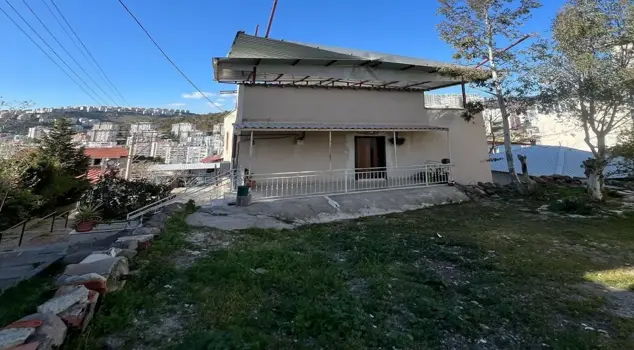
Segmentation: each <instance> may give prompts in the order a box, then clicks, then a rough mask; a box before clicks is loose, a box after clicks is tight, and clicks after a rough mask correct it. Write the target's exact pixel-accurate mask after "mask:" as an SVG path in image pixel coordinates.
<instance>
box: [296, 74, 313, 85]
mask: <svg viewBox="0 0 634 350" xmlns="http://www.w3.org/2000/svg"><path fill="white" fill-rule="evenodd" d="M308 78H310V75H307V76H305V77H303V78H301V79H299V80H298V81H297V82H298V83H299V82H300V81H304V80H306V79H308Z"/></svg>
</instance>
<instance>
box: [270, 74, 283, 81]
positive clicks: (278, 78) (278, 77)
mask: <svg viewBox="0 0 634 350" xmlns="http://www.w3.org/2000/svg"><path fill="white" fill-rule="evenodd" d="M283 75H284V73H282V74H279V75H278V76H277V78H275V79H273V81H278V80H280V78H281V77H282V76H283Z"/></svg>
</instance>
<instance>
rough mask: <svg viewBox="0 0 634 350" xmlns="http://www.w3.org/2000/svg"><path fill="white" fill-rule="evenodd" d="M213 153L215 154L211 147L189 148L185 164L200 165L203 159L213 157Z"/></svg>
mask: <svg viewBox="0 0 634 350" xmlns="http://www.w3.org/2000/svg"><path fill="white" fill-rule="evenodd" d="M212 153H213V149H212V147H211V146H188V147H187V156H186V158H185V163H187V164H194V163H200V162H201V161H202V160H203V158H205V157H207V156H209V155H212Z"/></svg>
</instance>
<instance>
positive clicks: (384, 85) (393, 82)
mask: <svg viewBox="0 0 634 350" xmlns="http://www.w3.org/2000/svg"><path fill="white" fill-rule="evenodd" d="M396 83H398V80H395V81H391V82H389V83H386V84H383V85H380V86H381V87H386V86H388V85H392V84H396Z"/></svg>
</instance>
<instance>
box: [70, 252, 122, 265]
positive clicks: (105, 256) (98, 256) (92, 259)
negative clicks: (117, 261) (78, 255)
mask: <svg viewBox="0 0 634 350" xmlns="http://www.w3.org/2000/svg"><path fill="white" fill-rule="evenodd" d="M115 256H116V255H115ZM113 257H114V256H112V255H110V254H100V253H97V254H95V253H92V254H90V255H88V256H87V257H85V258H84V260H82V261H80V262H79V263H80V264H90V263H91V262H95V261H99V260H103V259H108V258H113Z"/></svg>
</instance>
